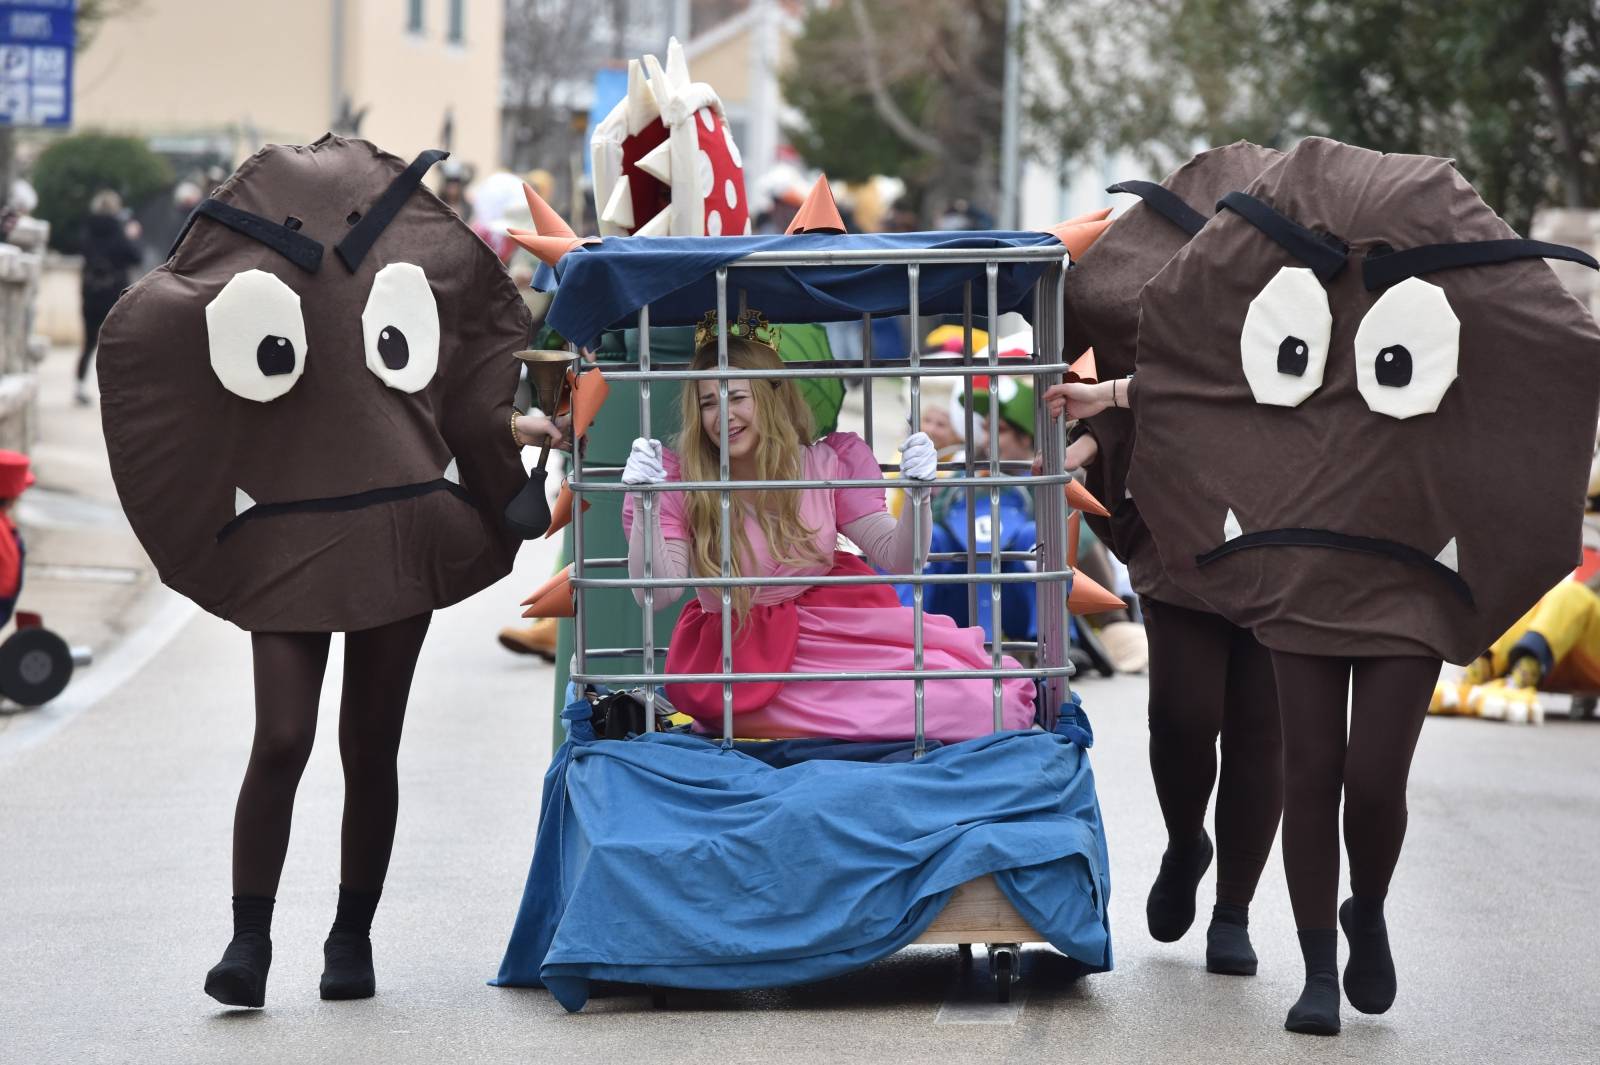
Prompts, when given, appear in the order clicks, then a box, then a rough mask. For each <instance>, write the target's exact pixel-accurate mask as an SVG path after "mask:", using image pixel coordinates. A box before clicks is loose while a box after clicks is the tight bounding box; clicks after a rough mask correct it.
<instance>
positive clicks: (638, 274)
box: [533, 232, 1066, 347]
mask: <svg viewBox="0 0 1600 1065" xmlns="http://www.w3.org/2000/svg"><path fill="white" fill-rule="evenodd" d="M1059 243H1060V242H1059V241H1058V240H1057V239H1056V238H1055V237H1054V236H1051V235H1050V234H1049V233H1035V232H983V233H978V232H965V233H851V234H844V235H840V236H835V235H829V234H820V233H807V234H798V235H796V236H792V237H791V236H783V235H773V236H759V237H607V238H606V239H605V240H604V241H601V242H600V243H598V244H590V245H585V246H583V247H580V248H576V249H574V250H573V251H571V252H568V253H567V254H566V255H565V256H564V257H563V258H562V259H561V261H560V263H558V264H557V268H556V269H554V270H552V269H550V268H549V267H541V268H540V269H539V271H538V272H537V273H536V274H535V275H534V280H533V287H534V288H537V289H541V290H543V291H549V290H550V289H552V288H554V289H555V292H556V298H555V300H554V302H552V303H551V305H550V312H549V314H548V316H547V317H546V321H547V322H548V324H549V325H550V327H551V328H552V329H554V330H555V331H556V332H557V333H560V334H561V335H562V336H563V337H565V338H566V339H568V340H570V341H572V342H574V343H576V344H579V345H582V346H584V347H593V346H594V344H595V342H596V341H597V340H598V339H599V336H600V334H601V332H603V331H604V330H607V329H615V328H622V327H625V326H631V325H633V324H635V323H636V322H637V319H638V311H639V308H640V307H643V306H644V305H646V304H649V305H650V320H651V323H652V324H654V325H694V324H695V323H697V322H699V321H700V319H701V317H702V316H703V315H704V314H705V313H706V311H708V310H712V309H715V307H716V305H717V288H716V271H717V268H718V267H720V266H726V265H728V264H729V263H732V262H733V261H735V260H736V259H742V258H743V257H744V256H746V255H749V254H750V253H751V252H757V251H785V252H790V251H807V252H829V251H847V250H856V251H867V250H871V251H884V250H910V249H916V250H927V249H931V248H1024V247H1042V246H1045V245H1050V244H1059ZM1065 254H1066V250H1065V249H1062V255H1063V256H1064V255H1065ZM1045 265H1046V264H1044V263H1007V264H1005V265H1002V266H1001V267H1000V275H999V286H998V294H997V297H996V298H997V301H998V303H999V310H1000V311H1001V312H1005V311H1012V310H1023V311H1024V312H1027V313H1030V314H1031V312H1032V306H1031V303H1029V300H1028V297H1029V294H1030V292H1031V290H1032V286H1033V283H1034V281H1035V280H1037V279H1038V277H1039V275H1040V274H1041V273H1042V272H1043V271H1044V268H1045ZM967 281H974V282H976V284H975V285H974V292H973V300H972V307H973V312H974V313H975V314H977V315H978V316H980V318H981V316H983V315H984V314H986V313H987V309H988V295H987V292H986V290H985V284H984V267H983V265H982V264H971V263H966V264H960V263H952V264H948V265H928V266H924V267H923V268H922V270H921V272H920V277H919V280H918V293H919V296H920V302H921V305H922V313H923V314H930V315H931V314H959V313H960V312H961V294H962V286H963V285H964V284H965V283H966V282H967ZM739 289H744V290H745V294H746V302H747V305H748V306H750V307H753V308H756V309H757V310H760V311H761V312H762V313H763V314H765V315H766V316H767V318H768V320H770V321H773V322H838V321H849V320H851V319H856V318H860V317H861V315H863V314H865V313H868V312H871V313H873V314H891V315H892V314H904V313H905V312H906V309H907V300H908V298H909V289H908V287H907V283H906V271H905V267H903V266H856V265H841V266H803V267H755V266H751V267H739V268H735V269H732V270H730V271H729V276H728V301H729V303H728V305H729V309H730V312H733V311H736V310H737V309H738V291H739ZM1024 304H1027V306H1024Z"/></svg>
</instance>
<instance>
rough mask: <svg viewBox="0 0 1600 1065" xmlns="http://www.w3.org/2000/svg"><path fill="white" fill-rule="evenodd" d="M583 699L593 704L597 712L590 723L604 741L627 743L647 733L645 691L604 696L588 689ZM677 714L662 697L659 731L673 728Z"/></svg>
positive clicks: (659, 703) (658, 704) (636, 689)
mask: <svg viewBox="0 0 1600 1065" xmlns="http://www.w3.org/2000/svg"><path fill="white" fill-rule="evenodd" d="M583 697H584V698H585V699H587V700H589V705H590V706H591V707H592V708H593V711H592V717H591V719H590V720H591V723H592V724H593V725H594V734H595V735H596V736H598V737H599V738H600V739H602V740H625V739H627V738H628V737H629V736H637V735H639V734H640V733H642V732H644V715H645V705H644V689H642V688H635V689H633V690H632V691H610V692H604V693H601V692H598V691H596V690H595V689H594V688H593V687H587V686H586V687H585V688H584V691H583ZM673 712H674V711H673V708H672V704H671V703H669V702H667V701H666V700H665V699H663V698H661V697H660V696H659V695H658V696H657V697H656V731H658V732H664V731H666V730H667V729H669V728H671V727H672V724H671V722H670V720H669V718H671V717H672V714H673Z"/></svg>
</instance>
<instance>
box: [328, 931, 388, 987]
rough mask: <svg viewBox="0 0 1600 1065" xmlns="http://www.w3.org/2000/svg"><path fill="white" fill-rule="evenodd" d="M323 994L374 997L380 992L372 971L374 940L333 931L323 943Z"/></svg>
mask: <svg viewBox="0 0 1600 1065" xmlns="http://www.w3.org/2000/svg"><path fill="white" fill-rule="evenodd" d="M322 960H323V966H322V997H323V998H325V999H351V998H371V997H372V996H373V995H375V994H377V993H378V980H377V977H376V976H374V975H373V972H372V940H370V939H368V938H367V937H366V936H358V935H352V934H349V933H345V932H334V933H333V934H332V935H330V936H328V940H327V942H325V943H323V944H322Z"/></svg>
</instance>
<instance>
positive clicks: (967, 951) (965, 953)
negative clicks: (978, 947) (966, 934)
mask: <svg viewBox="0 0 1600 1065" xmlns="http://www.w3.org/2000/svg"><path fill="white" fill-rule="evenodd" d="M957 949H959V950H960V951H961V967H962V968H963V969H970V968H972V944H971V943H960V944H957Z"/></svg>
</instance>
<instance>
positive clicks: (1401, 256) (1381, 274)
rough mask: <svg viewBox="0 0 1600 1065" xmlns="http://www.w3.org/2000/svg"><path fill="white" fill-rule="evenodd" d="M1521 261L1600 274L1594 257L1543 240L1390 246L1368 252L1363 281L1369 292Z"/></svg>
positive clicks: (1363, 267)
mask: <svg viewBox="0 0 1600 1065" xmlns="http://www.w3.org/2000/svg"><path fill="white" fill-rule="evenodd" d="M1517 259H1564V260H1566V261H1567V262H1569V263H1581V264H1583V265H1584V266H1587V267H1588V268H1589V269H1591V270H1600V262H1596V261H1595V258H1594V256H1592V255H1590V254H1589V253H1588V252H1585V251H1582V250H1580V249H1578V248H1569V247H1567V246H1566V245H1565V244H1550V243H1548V242H1546V241H1543V240H1522V239H1514V240H1471V241H1465V242H1463V243H1460V244H1423V245H1420V246H1419V247H1415V248H1406V249H1405V250H1404V251H1395V250H1394V249H1393V248H1390V247H1389V246H1388V245H1386V244H1380V245H1379V246H1378V247H1376V248H1374V249H1372V251H1370V252H1368V253H1367V255H1366V258H1364V259H1363V260H1362V262H1361V280H1362V281H1363V282H1364V283H1365V284H1366V286H1367V291H1368V292H1375V291H1377V290H1378V289H1380V288H1388V287H1389V286H1390V285H1395V284H1399V283H1400V282H1401V281H1404V280H1406V279H1407V278H1411V277H1416V276H1417V275H1418V274H1431V273H1433V272H1434V271H1436V270H1453V269H1456V268H1458V267H1462V266H1488V265H1490V264H1493V263H1509V262H1512V261H1514V260H1517Z"/></svg>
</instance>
